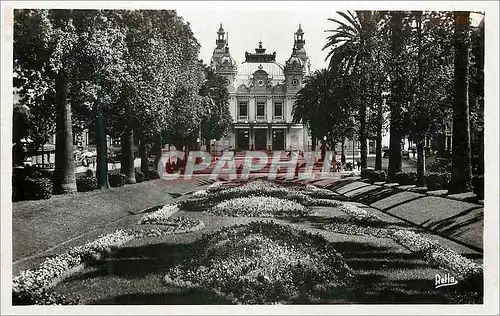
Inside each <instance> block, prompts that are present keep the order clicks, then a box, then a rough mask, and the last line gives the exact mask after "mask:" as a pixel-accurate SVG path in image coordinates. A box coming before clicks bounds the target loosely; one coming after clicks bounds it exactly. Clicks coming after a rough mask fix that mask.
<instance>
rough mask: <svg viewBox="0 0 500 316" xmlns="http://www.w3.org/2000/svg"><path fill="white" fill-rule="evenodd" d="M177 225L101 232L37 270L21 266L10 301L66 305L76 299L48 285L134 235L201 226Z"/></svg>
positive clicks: (132, 237) (179, 231) (200, 227)
mask: <svg viewBox="0 0 500 316" xmlns="http://www.w3.org/2000/svg"><path fill="white" fill-rule="evenodd" d="M177 222H178V225H170V226H166V227H165V228H161V229H158V228H147V229H138V228H135V229H127V230H117V231H115V232H114V233H111V234H108V235H105V236H102V237H100V238H98V239H96V240H95V241H93V242H90V243H87V244H85V245H83V246H77V247H74V248H72V249H70V250H69V251H66V252H64V253H62V254H59V255H56V256H54V257H50V258H47V259H45V261H43V263H42V264H40V266H39V268H38V269H36V270H24V271H21V272H20V273H19V275H17V276H15V277H14V278H13V280H12V301H13V304H14V305H54V304H56V305H66V304H77V303H78V302H76V301H73V300H68V299H67V298H66V297H64V296H63V295H61V294H59V293H57V292H54V291H52V290H51V288H52V287H53V286H54V285H55V284H57V283H58V282H61V281H62V280H64V279H65V278H67V277H69V276H70V275H71V274H73V273H75V272H77V271H79V270H81V269H83V268H84V265H85V263H87V262H91V261H94V260H98V259H100V258H101V257H102V256H105V255H106V254H109V253H110V252H111V250H112V249H114V248H116V247H119V246H120V245H122V244H124V243H126V242H128V241H130V240H132V239H134V238H145V237H159V236H165V235H173V234H181V233H187V232H191V231H196V230H200V229H202V228H204V227H205V226H204V224H203V222H201V221H200V222H199V223H198V224H197V225H185V223H181V222H179V221H178V220H177Z"/></svg>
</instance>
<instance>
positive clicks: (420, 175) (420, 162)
mask: <svg viewBox="0 0 500 316" xmlns="http://www.w3.org/2000/svg"><path fill="white" fill-rule="evenodd" d="M417 186H419V187H423V186H425V142H424V139H423V137H421V138H420V139H417Z"/></svg>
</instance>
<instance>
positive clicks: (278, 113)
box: [274, 102, 283, 119]
mask: <svg viewBox="0 0 500 316" xmlns="http://www.w3.org/2000/svg"><path fill="white" fill-rule="evenodd" d="M274 118H277V119H282V118H283V103H281V102H276V103H274Z"/></svg>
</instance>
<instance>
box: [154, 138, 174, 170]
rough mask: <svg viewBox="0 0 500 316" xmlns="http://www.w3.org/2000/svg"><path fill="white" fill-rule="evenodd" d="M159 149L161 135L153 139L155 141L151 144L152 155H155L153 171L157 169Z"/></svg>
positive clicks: (159, 158)
mask: <svg viewBox="0 0 500 316" xmlns="http://www.w3.org/2000/svg"><path fill="white" fill-rule="evenodd" d="M161 147H162V139H161V135H157V136H156V137H155V141H154V144H153V153H154V155H155V162H154V166H153V168H154V170H157V169H158V163H159V162H160V160H161ZM176 148H177V147H176Z"/></svg>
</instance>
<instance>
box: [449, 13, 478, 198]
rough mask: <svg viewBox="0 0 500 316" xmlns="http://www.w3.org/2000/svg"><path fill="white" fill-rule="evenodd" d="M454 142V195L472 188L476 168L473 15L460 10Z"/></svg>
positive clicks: (455, 14) (456, 32) (451, 185)
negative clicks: (471, 75)
mask: <svg viewBox="0 0 500 316" xmlns="http://www.w3.org/2000/svg"><path fill="white" fill-rule="evenodd" d="M453 17H454V20H455V41H454V46H455V74H454V96H453V136H452V137H453V139H452V152H453V155H452V171H451V182H450V188H449V192H450V193H460V192H467V191H470V189H471V179H472V166H471V145H470V120H469V42H468V41H469V12H468V11H465V12H462V11H456V12H454V13H453Z"/></svg>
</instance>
